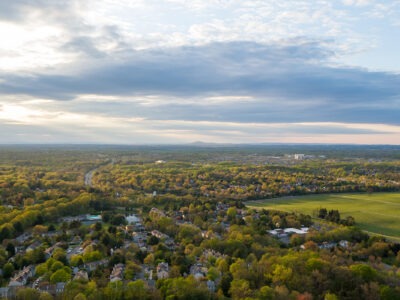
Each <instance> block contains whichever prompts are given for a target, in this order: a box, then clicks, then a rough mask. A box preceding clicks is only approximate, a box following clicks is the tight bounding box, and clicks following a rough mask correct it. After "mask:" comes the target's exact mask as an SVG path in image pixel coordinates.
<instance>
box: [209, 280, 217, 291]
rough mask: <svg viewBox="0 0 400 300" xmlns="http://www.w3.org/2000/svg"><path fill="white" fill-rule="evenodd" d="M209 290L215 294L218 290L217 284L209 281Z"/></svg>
mask: <svg viewBox="0 0 400 300" xmlns="http://www.w3.org/2000/svg"><path fill="white" fill-rule="evenodd" d="M207 288H208V290H209V291H210V293H214V292H215V290H216V287H215V282H214V281H212V280H208V281H207Z"/></svg>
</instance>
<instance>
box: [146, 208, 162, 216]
mask: <svg viewBox="0 0 400 300" xmlns="http://www.w3.org/2000/svg"><path fill="white" fill-rule="evenodd" d="M149 215H150V216H151V215H155V216H157V217H159V218H161V217H165V213H164V212H163V211H162V210H160V209H158V208H155V207H153V208H152V209H150V212H149Z"/></svg>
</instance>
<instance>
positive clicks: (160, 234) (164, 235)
mask: <svg viewBox="0 0 400 300" xmlns="http://www.w3.org/2000/svg"><path fill="white" fill-rule="evenodd" d="M151 235H154V236H155V237H157V238H159V239H167V238H169V236H168V235H166V234H164V233H162V232H160V231H158V230H153V231H152V232H151Z"/></svg>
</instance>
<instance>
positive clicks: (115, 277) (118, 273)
mask: <svg viewBox="0 0 400 300" xmlns="http://www.w3.org/2000/svg"><path fill="white" fill-rule="evenodd" d="M124 270H125V265H124V264H117V265H115V266H114V267H113V269H112V272H111V275H110V282H115V281H122V280H124Z"/></svg>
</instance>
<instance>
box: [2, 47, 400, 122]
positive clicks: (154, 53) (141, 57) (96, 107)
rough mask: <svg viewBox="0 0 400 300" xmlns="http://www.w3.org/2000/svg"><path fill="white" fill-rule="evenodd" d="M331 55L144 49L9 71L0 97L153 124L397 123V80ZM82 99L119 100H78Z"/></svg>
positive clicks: (290, 50) (298, 50)
mask: <svg viewBox="0 0 400 300" xmlns="http://www.w3.org/2000/svg"><path fill="white" fill-rule="evenodd" d="M330 55H332V53H331V52H330V51H329V50H326V49H324V48H323V47H321V46H320V45H319V44H318V43H316V42H306V41H304V42H303V43H297V44H295V45H283V46H282V45H279V44H278V45H261V44H257V43H252V42H233V43H212V44H208V45H204V46H197V47H196V46H191V47H188V46H185V47H178V48H166V49H157V50H141V51H135V52H133V53H132V54H131V55H130V56H129V57H126V59H125V60H124V61H123V62H120V61H118V60H113V59H101V60H94V61H93V62H92V63H88V64H87V65H84V66H82V67H80V68H79V69H75V70H73V71H71V73H69V74H68V73H64V74H54V73H53V74H31V75H29V76H21V75H15V74H3V76H2V78H3V81H2V82H0V93H2V94H3V95H25V96H29V97H32V98H40V99H43V98H44V99H52V100H62V101H71V100H74V99H75V101H74V102H73V106H76V109H82V108H84V107H85V106H86V107H85V109H87V110H90V109H91V110H93V111H100V112H101V111H102V112H104V113H109V114H115V115H117V116H119V115H124V116H125V115H126V114H132V115H133V116H139V117H146V118H152V119H182V120H220V121H240V122H248V121H250V120H253V121H256V122H305V121H314V122H321V121H329V122H373V123H382V122H387V123H392V124H399V119H398V115H399V113H400V112H399V110H400V105H399V99H400V76H399V75H396V74H392V73H385V72H369V71H367V70H365V69H360V68H346V67H340V66H336V67H334V66H327V65H324V62H325V61H326V60H328V59H329V56H330ZM96 62H97V63H98V65H96V64H95V63H96ZM84 95H99V96H112V97H115V98H116V99H114V100H112V101H108V102H107V103H103V104H101V103H96V104H95V103H94V101H93V102H92V103H90V101H89V102H88V101H86V102H85V103H81V102H80V101H79V97H82V96H84ZM230 96H231V97H230ZM118 97H120V100H118ZM151 97H153V98H151ZM218 97H220V98H218ZM221 97H222V98H221ZM224 97H225V98H224ZM238 97H239V98H238ZM240 97H242V98H240ZM243 97H244V98H243ZM246 97H247V98H246ZM129 99H130V100H129ZM213 99H214V100H213ZM215 99H225V101H215Z"/></svg>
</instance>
